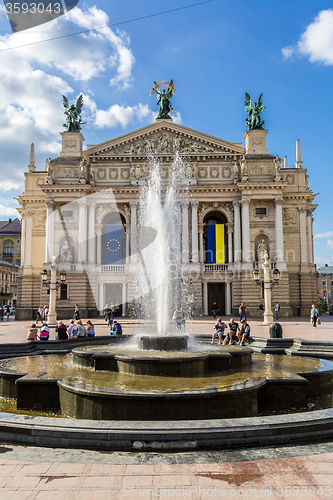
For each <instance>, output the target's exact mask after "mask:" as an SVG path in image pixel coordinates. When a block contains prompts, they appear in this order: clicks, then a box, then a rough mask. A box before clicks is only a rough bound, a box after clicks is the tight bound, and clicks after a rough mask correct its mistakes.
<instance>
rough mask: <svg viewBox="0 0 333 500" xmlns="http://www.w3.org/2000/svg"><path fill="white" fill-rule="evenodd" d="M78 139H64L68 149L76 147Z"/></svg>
mask: <svg viewBox="0 0 333 500" xmlns="http://www.w3.org/2000/svg"><path fill="white" fill-rule="evenodd" d="M76 145H77V143H76V141H73V140H71V139H69V140H67V141H64V146H65V148H66V149H76Z"/></svg>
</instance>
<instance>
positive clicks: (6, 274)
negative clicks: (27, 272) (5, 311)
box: [0, 260, 19, 306]
mask: <svg viewBox="0 0 333 500" xmlns="http://www.w3.org/2000/svg"><path fill="white" fill-rule="evenodd" d="M18 271H19V266H17V265H15V264H10V263H9V262H5V261H3V260H0V305H1V306H3V305H12V306H16V302H17V277H18Z"/></svg>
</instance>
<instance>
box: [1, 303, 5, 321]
mask: <svg viewBox="0 0 333 500" xmlns="http://www.w3.org/2000/svg"><path fill="white" fill-rule="evenodd" d="M3 315H4V310H3V307H2V306H1V307H0V320H1V321H3Z"/></svg>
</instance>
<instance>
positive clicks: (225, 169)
mask: <svg viewBox="0 0 333 500" xmlns="http://www.w3.org/2000/svg"><path fill="white" fill-rule="evenodd" d="M231 176H232V169H231V167H222V177H223V178H224V179H230V178H231Z"/></svg>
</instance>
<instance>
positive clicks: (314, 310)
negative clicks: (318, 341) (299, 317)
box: [311, 304, 318, 327]
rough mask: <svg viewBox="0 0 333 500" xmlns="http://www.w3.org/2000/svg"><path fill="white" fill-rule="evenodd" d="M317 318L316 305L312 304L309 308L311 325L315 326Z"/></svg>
mask: <svg viewBox="0 0 333 500" xmlns="http://www.w3.org/2000/svg"><path fill="white" fill-rule="evenodd" d="M317 319H318V309H316V306H315V305H314V304H312V308H311V323H312V326H314V327H316V326H317Z"/></svg>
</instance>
